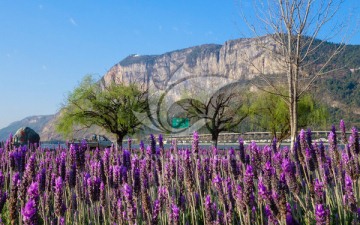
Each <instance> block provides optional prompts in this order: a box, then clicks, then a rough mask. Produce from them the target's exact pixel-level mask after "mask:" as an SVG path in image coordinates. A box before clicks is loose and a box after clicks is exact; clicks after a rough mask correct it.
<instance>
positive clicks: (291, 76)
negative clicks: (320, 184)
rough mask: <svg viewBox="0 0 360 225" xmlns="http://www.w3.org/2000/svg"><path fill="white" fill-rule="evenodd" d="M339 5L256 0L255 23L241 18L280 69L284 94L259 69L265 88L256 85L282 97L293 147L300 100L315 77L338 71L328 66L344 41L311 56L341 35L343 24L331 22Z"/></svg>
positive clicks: (324, 0) (337, 1) (328, 0)
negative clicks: (286, 111) (284, 83)
mask: <svg viewBox="0 0 360 225" xmlns="http://www.w3.org/2000/svg"><path fill="white" fill-rule="evenodd" d="M342 2H343V1H342V0H320V1H316V0H264V1H263V0H255V1H253V8H254V9H255V12H256V19H257V22H253V21H250V20H249V19H248V18H247V17H246V16H245V14H243V19H244V21H245V22H246V23H247V25H248V27H249V28H250V29H251V31H252V33H253V34H254V35H255V36H256V37H257V38H258V40H259V41H258V44H259V46H260V47H261V48H263V49H265V50H267V51H270V52H271V53H272V57H273V58H274V60H277V61H278V62H279V64H280V65H281V67H282V68H283V73H282V74H281V75H282V79H283V80H284V81H285V80H286V86H287V90H286V92H283V91H280V89H279V88H278V86H277V83H276V82H274V80H273V79H271V77H270V76H268V75H266V71H265V72H264V71H262V70H261V68H258V71H259V75H260V78H261V80H262V83H263V84H264V83H265V86H264V85H258V84H259V83H257V84H255V85H257V86H258V87H259V88H260V89H262V90H265V91H267V92H269V93H273V94H276V95H279V96H281V97H282V99H283V100H284V101H285V102H286V104H287V105H288V107H289V118H290V127H291V129H290V130H291V132H290V133H291V134H290V135H291V140H292V144H293V143H294V140H295V138H296V135H297V128H298V125H297V124H298V122H297V117H298V115H297V114H298V110H297V103H298V100H299V98H300V97H301V96H302V95H303V94H304V93H306V92H307V91H309V89H310V87H311V86H312V84H313V83H314V81H315V80H316V79H317V78H318V77H320V76H322V75H325V74H327V73H330V72H333V71H334V70H336V69H339V68H336V66H333V65H331V62H332V60H333V59H334V57H336V56H337V55H338V54H339V53H340V52H341V51H342V50H343V49H344V47H345V45H344V42H345V41H346V40H345V37H343V39H342V41H341V43H340V44H337V45H335V47H334V48H333V49H332V50H331V53H330V54H326V55H322V56H321V57H315V58H314V56H315V55H317V56H318V54H316V53H317V51H318V50H319V48H321V47H322V45H324V44H325V43H326V42H327V41H329V40H331V39H332V38H333V37H335V36H337V37H338V36H339V35H343V33H344V30H345V24H344V23H339V22H337V21H333V20H332V19H333V18H334V16H335V15H336V13H337V12H338V11H339V8H340V6H341V4H342ZM264 34H266V37H265V38H264V37H260V36H261V35H264ZM320 38H321V40H320ZM269 43H271V44H269ZM274 46H275V48H274ZM249 62H251V61H250V60H249ZM280 79H281V78H280ZM292 146H293V145H292Z"/></svg>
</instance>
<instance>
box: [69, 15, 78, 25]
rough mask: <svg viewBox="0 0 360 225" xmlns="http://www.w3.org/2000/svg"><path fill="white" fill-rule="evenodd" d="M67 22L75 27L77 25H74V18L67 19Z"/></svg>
mask: <svg viewBox="0 0 360 225" xmlns="http://www.w3.org/2000/svg"><path fill="white" fill-rule="evenodd" d="M69 22H70V23H71V24H72V25H73V26H77V25H78V24H77V23H76V21H75V20H74V18H72V17H70V18H69Z"/></svg>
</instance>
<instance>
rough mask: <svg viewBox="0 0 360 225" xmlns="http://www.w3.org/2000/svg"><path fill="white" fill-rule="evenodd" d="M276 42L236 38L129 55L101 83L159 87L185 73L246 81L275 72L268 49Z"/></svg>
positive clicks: (263, 38) (278, 68)
mask: <svg viewBox="0 0 360 225" xmlns="http://www.w3.org/2000/svg"><path fill="white" fill-rule="evenodd" d="M259 43H261V44H265V45H266V46H267V48H270V49H272V50H274V51H275V50H276V45H275V44H273V43H271V42H270V40H269V39H268V38H267V37H262V38H260V39H238V40H232V41H227V42H225V44H224V45H201V46H196V47H192V48H187V49H183V50H178V51H173V52H168V53H165V54H162V55H156V56H139V55H131V56H129V57H127V58H125V59H124V60H122V61H121V62H120V63H118V64H116V65H115V66H113V67H112V68H111V69H110V70H109V71H108V72H107V73H106V74H105V75H104V78H103V80H104V82H105V84H109V83H110V82H116V83H120V82H125V83H128V82H137V83H143V84H147V85H149V84H150V85H151V84H154V85H155V87H156V88H158V89H160V90H163V89H164V88H166V87H167V86H168V85H169V83H171V82H174V81H175V80H179V79H184V78H186V77H189V76H198V77H201V76H215V77H216V76H224V77H226V78H229V79H234V80H249V79H252V78H253V77H254V76H256V75H257V74H259V73H262V72H264V71H266V73H267V74H272V73H278V72H280V70H281V67H280V64H279V62H278V61H277V60H276V59H275V58H274V57H273V55H272V54H271V51H265V50H264V49H263V48H262V47H260V46H259Z"/></svg>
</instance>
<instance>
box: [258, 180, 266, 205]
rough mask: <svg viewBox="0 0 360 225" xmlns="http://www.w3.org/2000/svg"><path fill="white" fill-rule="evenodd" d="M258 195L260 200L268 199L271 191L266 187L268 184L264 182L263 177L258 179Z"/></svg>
mask: <svg viewBox="0 0 360 225" xmlns="http://www.w3.org/2000/svg"><path fill="white" fill-rule="evenodd" d="M258 197H259V200H262V201H266V200H268V199H269V192H268V190H267V189H266V186H265V185H264V183H263V182H262V177H259V181H258Z"/></svg>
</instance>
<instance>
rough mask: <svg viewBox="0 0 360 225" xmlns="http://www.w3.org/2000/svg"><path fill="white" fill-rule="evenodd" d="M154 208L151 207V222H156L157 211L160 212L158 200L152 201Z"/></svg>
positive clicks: (157, 218) (157, 217)
mask: <svg viewBox="0 0 360 225" xmlns="http://www.w3.org/2000/svg"><path fill="white" fill-rule="evenodd" d="M153 205H154V206H153V207H154V208H153V215H152V221H151V223H152V224H158V220H159V213H160V209H161V206H160V201H159V200H157V199H156V200H155V201H154V204H153Z"/></svg>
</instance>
